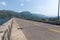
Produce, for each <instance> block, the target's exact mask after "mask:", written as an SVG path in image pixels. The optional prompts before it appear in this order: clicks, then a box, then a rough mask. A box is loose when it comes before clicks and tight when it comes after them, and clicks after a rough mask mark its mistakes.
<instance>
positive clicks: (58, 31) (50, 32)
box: [16, 18, 60, 40]
mask: <svg viewBox="0 0 60 40" xmlns="http://www.w3.org/2000/svg"><path fill="white" fill-rule="evenodd" d="M16 22H17V24H18V25H19V26H20V28H19V29H21V30H22V32H23V33H24V34H25V36H26V38H27V39H28V40H60V26H57V25H52V24H47V23H41V22H34V21H28V20H23V19H18V18H16Z"/></svg>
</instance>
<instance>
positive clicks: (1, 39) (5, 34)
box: [0, 19, 13, 40]
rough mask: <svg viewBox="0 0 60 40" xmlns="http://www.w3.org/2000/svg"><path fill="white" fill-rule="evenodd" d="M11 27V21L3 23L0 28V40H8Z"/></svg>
mask: <svg viewBox="0 0 60 40" xmlns="http://www.w3.org/2000/svg"><path fill="white" fill-rule="evenodd" d="M12 25H13V19H11V20H9V21H8V22H6V23H4V24H3V25H2V26H1V27H0V34H1V35H0V40H10V35H11V29H12Z"/></svg>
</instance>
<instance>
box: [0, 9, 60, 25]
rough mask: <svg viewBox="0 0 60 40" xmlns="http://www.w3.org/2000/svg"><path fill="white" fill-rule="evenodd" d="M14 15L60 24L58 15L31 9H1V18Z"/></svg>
mask: <svg viewBox="0 0 60 40" xmlns="http://www.w3.org/2000/svg"><path fill="white" fill-rule="evenodd" d="M12 17H17V18H22V19H26V20H32V21H38V22H45V23H51V24H58V25H60V22H59V23H58V17H48V16H45V15H43V14H35V13H31V12H29V11H23V12H20V13H19V12H15V11H11V10H0V19H6V18H8V19H10V18H12ZM59 21H60V20H59Z"/></svg>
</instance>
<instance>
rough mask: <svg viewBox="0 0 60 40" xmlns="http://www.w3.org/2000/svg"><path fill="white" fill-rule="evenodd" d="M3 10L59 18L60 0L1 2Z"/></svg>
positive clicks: (13, 0)
mask: <svg viewBox="0 0 60 40" xmlns="http://www.w3.org/2000/svg"><path fill="white" fill-rule="evenodd" d="M3 9H4V10H13V11H17V12H21V11H30V12H32V13H37V14H43V15H46V16H57V13H58V0H0V10H3Z"/></svg>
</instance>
